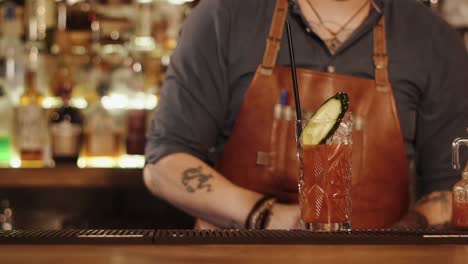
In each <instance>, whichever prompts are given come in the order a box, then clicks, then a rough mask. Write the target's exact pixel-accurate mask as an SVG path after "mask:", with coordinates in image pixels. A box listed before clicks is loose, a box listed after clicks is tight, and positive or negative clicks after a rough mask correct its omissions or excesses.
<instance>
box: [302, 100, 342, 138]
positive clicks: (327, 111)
mask: <svg viewBox="0 0 468 264" xmlns="http://www.w3.org/2000/svg"><path fill="white" fill-rule="evenodd" d="M348 105H349V98H348V95H347V94H346V93H343V92H340V93H337V94H336V95H334V96H332V97H330V98H329V99H328V100H327V101H325V102H324V103H323V104H322V105H321V106H320V108H319V109H318V110H317V112H315V114H314V115H313V116H312V117H310V118H309V119H308V120H307V124H306V125H305V127H304V128H303V129H302V133H301V136H300V140H301V142H302V144H303V145H317V144H324V143H325V142H326V141H327V139H328V138H330V137H331V136H332V135H333V134H334V133H335V131H336V130H337V129H338V127H339V126H340V123H341V120H342V119H343V117H344V115H345V114H346V111H348Z"/></svg>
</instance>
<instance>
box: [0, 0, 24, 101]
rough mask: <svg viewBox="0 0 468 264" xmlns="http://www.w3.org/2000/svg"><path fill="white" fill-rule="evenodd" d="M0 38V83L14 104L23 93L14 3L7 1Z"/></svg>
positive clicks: (18, 28)
mask: <svg viewBox="0 0 468 264" xmlns="http://www.w3.org/2000/svg"><path fill="white" fill-rule="evenodd" d="M4 10H5V13H4V17H3V18H4V19H3V25H2V38H1V39H0V83H1V84H2V85H3V88H4V91H3V92H5V93H6V94H7V95H8V96H9V97H10V98H11V100H12V102H13V103H14V104H18V99H19V97H20V95H21V94H22V93H23V86H24V72H23V59H22V57H23V44H22V42H21V39H20V35H21V32H20V25H19V23H18V20H17V17H16V9H15V4H14V3H13V2H7V3H6V4H5V9H4Z"/></svg>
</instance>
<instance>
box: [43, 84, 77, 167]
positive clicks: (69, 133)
mask: <svg viewBox="0 0 468 264" xmlns="http://www.w3.org/2000/svg"><path fill="white" fill-rule="evenodd" d="M71 94H72V86H71V85H68V83H62V85H61V86H60V87H59V88H58V96H59V97H60V98H61V99H62V106H61V107H60V108H58V109H55V110H54V111H53V112H52V114H51V120H50V132H51V136H52V155H53V158H54V161H55V162H56V163H65V162H72V163H76V162H77V160H78V155H79V152H80V145H81V132H82V126H83V117H82V115H81V112H80V111H79V110H78V109H76V108H74V107H72V106H71V105H70V99H71Z"/></svg>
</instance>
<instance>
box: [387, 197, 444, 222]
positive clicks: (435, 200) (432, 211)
mask: <svg viewBox="0 0 468 264" xmlns="http://www.w3.org/2000/svg"><path fill="white" fill-rule="evenodd" d="M451 215H452V195H451V192H448V191H437V192H432V193H430V194H428V195H425V196H424V197H422V198H421V199H420V200H419V201H418V202H417V203H416V205H415V207H414V208H413V209H412V210H410V211H409V212H408V213H407V214H406V215H405V216H404V217H403V218H402V219H401V220H400V221H398V222H397V223H395V224H394V225H393V226H392V228H395V229H423V228H428V227H430V228H436V229H439V228H446V227H448V225H449V223H450V220H451Z"/></svg>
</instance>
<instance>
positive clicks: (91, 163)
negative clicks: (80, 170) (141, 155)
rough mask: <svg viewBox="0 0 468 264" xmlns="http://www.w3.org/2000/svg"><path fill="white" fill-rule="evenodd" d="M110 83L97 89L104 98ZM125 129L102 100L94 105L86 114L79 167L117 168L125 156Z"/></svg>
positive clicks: (103, 83) (105, 83) (102, 83)
mask: <svg viewBox="0 0 468 264" xmlns="http://www.w3.org/2000/svg"><path fill="white" fill-rule="evenodd" d="M108 90H109V83H108V82H106V81H102V82H101V83H100V84H99V86H98V89H97V92H98V94H99V95H100V97H101V98H102V97H103V96H105V94H106V93H107V91H108ZM122 130H123V129H122V128H121V127H119V126H118V125H117V122H116V120H115V118H114V116H112V114H111V113H110V112H109V111H108V110H107V109H106V108H104V106H103V104H102V102H101V100H97V101H96V102H95V103H94V104H92V105H91V106H90V107H89V109H88V110H87V111H86V113H85V122H84V130H83V132H84V142H83V146H82V149H81V153H80V158H79V160H78V166H79V167H116V166H118V163H119V158H120V156H121V155H122V154H123V153H122V152H123V146H122V134H123V131H122Z"/></svg>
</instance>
